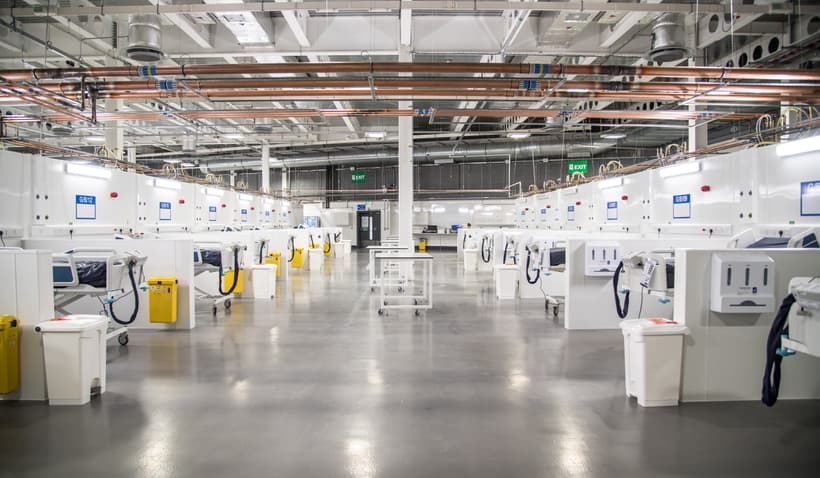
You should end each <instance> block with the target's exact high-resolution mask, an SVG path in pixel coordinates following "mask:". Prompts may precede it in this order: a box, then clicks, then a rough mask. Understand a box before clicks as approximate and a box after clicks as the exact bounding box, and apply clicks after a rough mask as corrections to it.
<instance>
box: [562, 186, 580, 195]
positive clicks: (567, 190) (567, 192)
mask: <svg viewBox="0 0 820 478" xmlns="http://www.w3.org/2000/svg"><path fill="white" fill-rule="evenodd" d="M561 192H562V193H563V194H564V196H566V195H570V194H578V186H572V187H571V188H564V189H562V190H561Z"/></svg>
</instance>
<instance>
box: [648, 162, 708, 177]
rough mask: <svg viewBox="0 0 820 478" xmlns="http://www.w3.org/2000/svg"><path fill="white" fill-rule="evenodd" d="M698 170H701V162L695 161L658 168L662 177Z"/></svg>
mask: <svg viewBox="0 0 820 478" xmlns="http://www.w3.org/2000/svg"><path fill="white" fill-rule="evenodd" d="M698 171H700V163H698V162H694V161H693V162H689V163H681V164H676V165H674V166H667V167H665V168H661V169H659V170H658V174H660V175H661V177H662V178H669V177H672V176H680V175H682V174H691V173H696V172H698Z"/></svg>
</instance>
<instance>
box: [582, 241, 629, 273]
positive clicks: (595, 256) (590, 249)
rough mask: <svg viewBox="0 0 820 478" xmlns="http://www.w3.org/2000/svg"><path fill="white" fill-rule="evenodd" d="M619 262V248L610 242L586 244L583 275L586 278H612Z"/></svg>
mask: <svg viewBox="0 0 820 478" xmlns="http://www.w3.org/2000/svg"><path fill="white" fill-rule="evenodd" d="M619 262H621V246H620V245H618V244H617V243H612V242H587V243H586V250H585V261H584V275H585V276H588V277H612V274H613V273H614V272H615V268H616V267H618V263H619Z"/></svg>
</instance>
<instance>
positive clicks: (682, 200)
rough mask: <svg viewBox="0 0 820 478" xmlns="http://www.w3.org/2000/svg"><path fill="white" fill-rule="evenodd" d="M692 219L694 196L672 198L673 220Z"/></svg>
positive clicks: (682, 195)
mask: <svg viewBox="0 0 820 478" xmlns="http://www.w3.org/2000/svg"><path fill="white" fill-rule="evenodd" d="M691 218H692V195H691V194H678V195H675V196H672V219H691Z"/></svg>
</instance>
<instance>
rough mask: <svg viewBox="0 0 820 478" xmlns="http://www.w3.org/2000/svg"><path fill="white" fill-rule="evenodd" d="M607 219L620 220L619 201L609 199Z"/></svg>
mask: <svg viewBox="0 0 820 478" xmlns="http://www.w3.org/2000/svg"><path fill="white" fill-rule="evenodd" d="M606 220H607V221H617V220H618V201H607V203H606Z"/></svg>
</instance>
